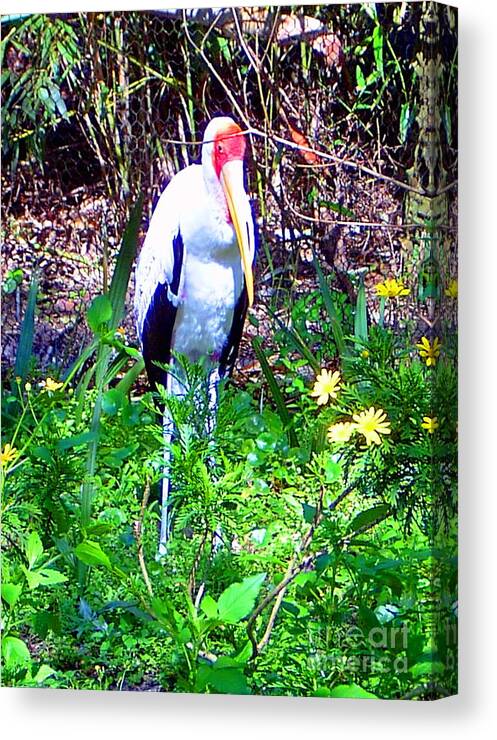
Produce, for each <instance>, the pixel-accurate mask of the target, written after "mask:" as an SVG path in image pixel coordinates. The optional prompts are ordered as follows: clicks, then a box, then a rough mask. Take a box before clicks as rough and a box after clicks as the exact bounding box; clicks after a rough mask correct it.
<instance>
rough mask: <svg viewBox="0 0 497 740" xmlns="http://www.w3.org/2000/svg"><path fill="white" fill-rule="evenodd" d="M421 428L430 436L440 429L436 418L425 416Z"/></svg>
mask: <svg viewBox="0 0 497 740" xmlns="http://www.w3.org/2000/svg"><path fill="white" fill-rule="evenodd" d="M421 426H422V427H423V429H426V430H427V432H428V434H433V432H434V431H435V429H438V426H439V424H438V420H437V417H436V416H423V421H422V422H421Z"/></svg>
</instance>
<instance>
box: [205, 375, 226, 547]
mask: <svg viewBox="0 0 497 740" xmlns="http://www.w3.org/2000/svg"><path fill="white" fill-rule="evenodd" d="M220 379H221V376H220V374H219V369H218V368H217V367H216V368H214V369H213V370H211V372H210V373H209V380H208V383H209V386H208V389H207V391H208V402H209V404H208V410H207V418H206V422H205V432H206V434H207V437H208V438H209V442H210V443H213V439H212V433H213V431H214V425H215V423H216V415H217V406H218V388H219V381H220ZM208 462H209V466H210V467H211V468H213V467H214V465H215V463H216V461H215V459H214V457H213V455H212V454H210V455H209V457H208ZM222 544H223V530H222V528H221V525H220V524H219V522H218V523H217V525H216V528H215V530H214V532H213V533H212V549H213V550H214V552H216V551H217V550H219V548H220V547H221V545H222Z"/></svg>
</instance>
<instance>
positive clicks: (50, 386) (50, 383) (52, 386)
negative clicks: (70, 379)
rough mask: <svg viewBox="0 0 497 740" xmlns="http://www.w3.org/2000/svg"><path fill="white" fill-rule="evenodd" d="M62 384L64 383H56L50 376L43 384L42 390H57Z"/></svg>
mask: <svg viewBox="0 0 497 740" xmlns="http://www.w3.org/2000/svg"><path fill="white" fill-rule="evenodd" d="M63 385H64V383H57V381H56V380H53V379H52V378H47V379H46V380H45V382H44V384H43V386H44V390H46V391H58V390H60V389H61V388H62V386H63Z"/></svg>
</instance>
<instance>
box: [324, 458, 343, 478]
mask: <svg viewBox="0 0 497 740" xmlns="http://www.w3.org/2000/svg"><path fill="white" fill-rule="evenodd" d="M341 475H342V466H341V465H340V463H337V462H335V461H334V460H333V459H332V458H331V457H330V458H328V460H326V463H325V466H324V477H325V481H326V483H336V481H338V480H340V476H341Z"/></svg>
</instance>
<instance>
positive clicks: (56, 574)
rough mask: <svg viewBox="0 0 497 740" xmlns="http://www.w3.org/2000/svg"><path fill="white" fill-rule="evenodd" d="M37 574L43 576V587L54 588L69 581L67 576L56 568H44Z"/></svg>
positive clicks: (41, 583) (41, 582)
mask: <svg viewBox="0 0 497 740" xmlns="http://www.w3.org/2000/svg"><path fill="white" fill-rule="evenodd" d="M36 572H37V574H38V575H39V576H41V581H40V585H41V586H54V585H55V584H57V583H64V581H67V576H65V575H64V574H63V573H61V572H60V570H55V569H54V568H42V569H41V570H38V571H36Z"/></svg>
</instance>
